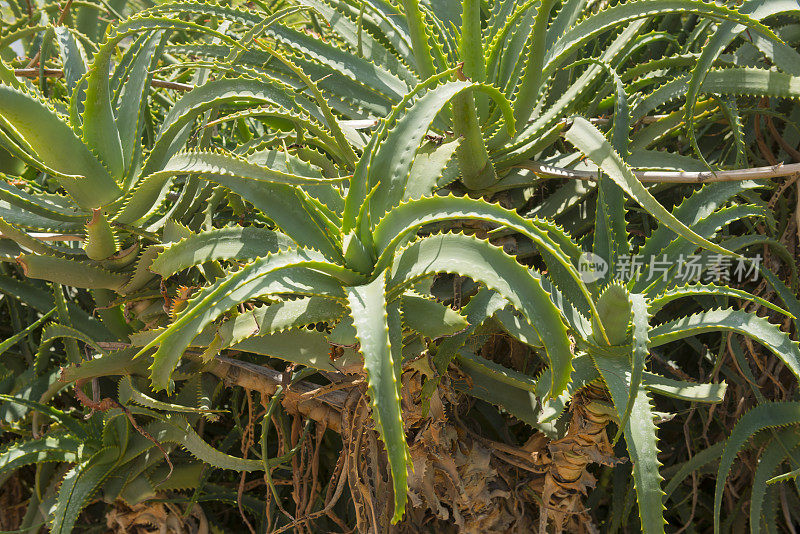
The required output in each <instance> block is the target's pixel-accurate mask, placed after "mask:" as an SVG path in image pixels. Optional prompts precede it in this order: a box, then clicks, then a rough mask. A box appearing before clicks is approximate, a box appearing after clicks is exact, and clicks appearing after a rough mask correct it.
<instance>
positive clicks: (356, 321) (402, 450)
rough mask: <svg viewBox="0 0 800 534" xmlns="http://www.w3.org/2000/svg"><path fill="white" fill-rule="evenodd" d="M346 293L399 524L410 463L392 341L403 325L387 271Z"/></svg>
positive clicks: (396, 356)
mask: <svg viewBox="0 0 800 534" xmlns="http://www.w3.org/2000/svg"><path fill="white" fill-rule="evenodd" d="M346 291H347V303H348V306H349V307H350V314H351V316H352V318H353V325H354V326H355V329H356V336H357V337H358V341H359V343H360V344H361V347H360V349H359V350H360V351H361V354H363V355H364V369H365V370H366V371H367V388H368V391H369V396H370V403H371V405H372V414H373V417H374V419H375V423H376V426H377V427H378V431H379V433H380V435H381V439H382V440H383V443H384V445H385V446H386V451H387V453H388V455H389V465H390V467H391V471H392V485H393V487H394V517H393V518H392V522H393V523H396V522H397V521H399V520H400V519H402V517H403V514H404V513H405V507H406V500H407V499H408V496H407V491H408V490H407V487H406V478H407V477H408V467H409V466H410V464H411V456H410V454H409V452H408V446H407V445H406V439H405V432H404V430H403V418H402V413H401V411H400V396H399V394H398V391H399V387H400V376H399V374H398V371H397V369H398V368H399V363H400V362H399V361H398V362H395V361H394V358H398V357H399V351H393V350H392V346H391V342H390V328H392V327H393V328H395V329H398V328H399V327H400V325H399V324H393V325H392V324H390V321H389V314H388V311H387V303H386V271H383V272H381V273H380V274H379V275H378V276H377V277H376V278H375V280H374V281H372V282H370V283H369V284H367V285H363V286H355V287H348V288H347V290H346ZM398 348H399V347H398ZM395 364H397V365H395Z"/></svg>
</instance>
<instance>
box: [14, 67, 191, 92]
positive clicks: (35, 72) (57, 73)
mask: <svg viewBox="0 0 800 534" xmlns="http://www.w3.org/2000/svg"><path fill="white" fill-rule="evenodd" d="M14 75H15V76H17V77H19V78H38V77H39V69H35V68H34V69H31V68H25V69H15V70H14ZM44 76H45V77H46V78H63V77H64V71H63V70H61V69H44ZM150 85H152V86H153V87H161V88H163V89H174V90H176V91H191V90H192V89H194V85H189V84H186V83H180V82H170V81H168V80H150Z"/></svg>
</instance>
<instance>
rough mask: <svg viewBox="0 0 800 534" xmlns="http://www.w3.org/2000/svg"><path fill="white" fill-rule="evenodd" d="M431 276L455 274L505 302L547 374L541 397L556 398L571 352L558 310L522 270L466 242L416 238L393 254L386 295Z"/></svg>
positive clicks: (494, 251) (484, 245)
mask: <svg viewBox="0 0 800 534" xmlns="http://www.w3.org/2000/svg"><path fill="white" fill-rule="evenodd" d="M436 273H455V274H459V275H461V276H468V277H470V278H472V279H473V280H475V281H476V282H479V283H483V284H485V285H486V287H488V288H489V289H492V290H494V291H496V292H497V293H499V294H500V295H502V296H503V297H504V298H505V299H507V300H508V302H510V303H511V304H512V305H513V306H514V307H515V308H516V309H517V310H519V311H520V312H522V314H523V315H524V316H525V318H526V319H527V321H528V322H529V323H530V324H531V325H532V326H533V327H534V328H536V331H537V332H538V334H539V338H540V339H541V340H542V342H543V343H544V346H545V350H546V352H547V357H548V360H549V363H550V369H551V372H552V380H551V383H550V390H549V392H548V393H547V394H546V395H545V397H552V396H557V395H559V394H560V393H561V392H562V391H563V390H564V388H565V387H566V385H567V382H568V381H569V375H570V372H571V371H572V365H571V359H572V351H571V350H570V346H569V339H568V338H567V330H566V328H565V326H564V323H562V321H561V314H560V312H559V310H558V308H557V307H556V306H555V305H554V303H553V302H552V300H550V296H549V294H548V293H547V292H546V291H545V290H544V289H543V288H542V284H541V282H540V281H539V280H538V279H537V278H535V277H534V276H532V275H531V274H530V272H529V271H528V269H527V268H525V267H523V266H522V265H520V264H519V263H517V262H516V261H515V260H514V259H513V258H512V257H510V256H508V255H507V254H505V253H504V252H503V251H502V249H500V248H496V247H494V246H493V245H490V244H489V243H488V242H486V241H481V240H480V239H476V238H474V237H471V236H466V235H461V234H440V235H434V236H431V237H426V238H422V239H420V240H418V241H415V242H413V243H412V244H410V245H409V246H407V247H406V248H404V249H401V250H399V251H398V252H397V255H396V257H395V260H394V263H393V268H392V279H391V283H390V284H389V287H390V288H391V289H390V292H391V293H392V294H395V293H397V292H400V291H402V289H403V288H404V287H406V286H408V285H409V284H411V283H413V282H415V281H417V280H420V279H422V278H425V277H428V276H431V275H433V274H436Z"/></svg>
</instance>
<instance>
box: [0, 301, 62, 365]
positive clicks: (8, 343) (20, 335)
mask: <svg viewBox="0 0 800 534" xmlns="http://www.w3.org/2000/svg"><path fill="white" fill-rule="evenodd" d="M55 311H56V308H53V309H52V310H50V311H49V312H47V313H46V314H44V315H43V316H41V317H40V318H38V319H37V320H36V321H34V322H32V323H31V324H29V325H28V326H26V327H25V328H24V329H22V330H21V331H19V332H17V333H15V334H14V335H13V336H11V337H9V338H8V339H5V340H3V341H2V342H0V356H2V355H3V353H4V352H6V351H7V350H8V349H10V348H11V347H13V346H14V345H16V344H17V343H19V341H20V340H22V339H25V337H27V336H28V334H30V333H31V332H33V331H34V330H36V329H37V328H39V327H40V326H41V325H42V323H43V322H45V321H46V320H47V319H49V318H50V316H51V315H53V313H55Z"/></svg>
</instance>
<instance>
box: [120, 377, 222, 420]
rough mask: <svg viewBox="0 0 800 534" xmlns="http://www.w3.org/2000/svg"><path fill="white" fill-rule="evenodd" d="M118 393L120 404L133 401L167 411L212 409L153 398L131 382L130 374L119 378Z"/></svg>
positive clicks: (199, 411) (202, 411) (198, 411)
mask: <svg viewBox="0 0 800 534" xmlns="http://www.w3.org/2000/svg"><path fill="white" fill-rule="evenodd" d="M118 393H119V397H118V398H119V402H120V403H121V404H127V403H128V402H134V403H136V404H138V405H139V406H143V407H145V408H150V409H153V410H161V411H167V412H188V413H209V412H211V411H213V410H205V409H203V408H195V407H194V406H183V405H181V404H173V403H171V402H164V401H160V400H157V399H154V398H152V397H150V396H148V395H145V394H144V393H142V392H141V391H139V390H138V389H137V388H136V386H135V385H134V384H133V380H131V377H130V376H124V377H122V378H120V381H119V386H118Z"/></svg>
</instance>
